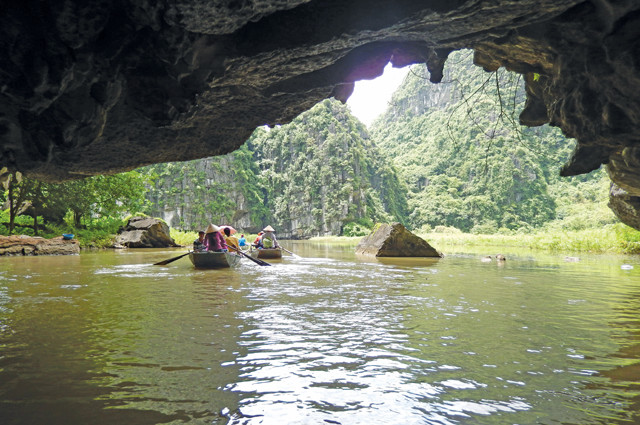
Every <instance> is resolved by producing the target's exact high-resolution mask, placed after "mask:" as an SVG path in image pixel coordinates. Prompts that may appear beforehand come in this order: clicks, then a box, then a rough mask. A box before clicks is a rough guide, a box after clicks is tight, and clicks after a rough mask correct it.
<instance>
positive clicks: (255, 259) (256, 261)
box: [227, 246, 271, 266]
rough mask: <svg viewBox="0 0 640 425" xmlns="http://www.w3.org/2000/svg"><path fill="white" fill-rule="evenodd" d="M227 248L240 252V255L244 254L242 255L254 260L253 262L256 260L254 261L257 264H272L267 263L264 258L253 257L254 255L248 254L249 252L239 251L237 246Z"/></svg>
mask: <svg viewBox="0 0 640 425" xmlns="http://www.w3.org/2000/svg"><path fill="white" fill-rule="evenodd" d="M227 248H229V249H232V250H234V251H235V252H237V253H239V254H240V255H242V256H244V257H247V258H248V259H249V260H251V261H253V262H254V263H256V264H260V265H261V266H270V265H271V264H269V263H267V262H266V261H264V260H261V259H259V258H253V257H252V256H250V255H247V254H245V253H244V252H242V251H238V250H237V249H235V248H234V247H232V246H228V247H227Z"/></svg>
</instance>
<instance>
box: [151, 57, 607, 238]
mask: <svg viewBox="0 0 640 425" xmlns="http://www.w3.org/2000/svg"><path fill="white" fill-rule="evenodd" d="M447 64H448V67H447V68H445V77H444V79H443V82H442V83H440V84H432V83H430V82H429V80H428V77H429V75H428V71H427V70H426V68H425V67H424V66H414V67H413V68H412V69H411V71H410V73H409V75H408V77H407V78H406V80H405V81H404V83H403V84H402V85H401V87H400V88H399V89H398V91H397V92H396V93H395V95H394V96H393V99H392V101H391V104H390V106H389V108H388V110H387V112H386V113H385V114H384V115H383V116H381V117H380V118H379V119H378V120H377V121H376V122H375V123H374V124H373V126H372V129H371V135H369V132H368V130H367V129H366V128H365V126H364V125H363V124H362V123H360V122H359V121H358V120H357V119H356V118H355V117H354V116H353V115H352V114H351V113H350V111H349V108H348V107H346V106H345V105H342V104H341V103H340V102H338V101H335V100H325V101H323V102H320V103H319V104H317V105H316V106H315V107H313V108H312V109H311V110H309V111H307V112H305V113H303V114H301V115H300V116H299V117H298V118H296V119H295V120H293V121H292V122H291V123H290V124H287V125H283V126H276V127H275V128H268V127H261V128H258V129H256V131H255V132H254V134H253V135H252V136H251V138H250V139H249V140H248V141H247V143H245V145H243V146H242V147H241V148H240V149H238V150H237V151H235V152H234V153H232V154H229V155H227V156H224V157H215V158H208V159H203V160H198V161H190V162H185V163H172V164H160V165H154V166H151V167H148V168H147V169H146V172H148V173H149V174H150V175H152V176H156V178H157V179H156V187H155V188H153V189H151V190H150V191H149V194H148V198H149V200H150V201H151V203H152V208H151V209H150V210H149V213H150V214H152V215H155V216H160V217H162V218H164V219H165V220H166V221H168V222H169V224H170V225H171V226H172V227H176V228H179V229H184V230H195V229H200V228H204V227H205V226H206V225H207V223H209V222H214V223H219V224H223V223H225V224H231V225H233V226H235V227H238V228H240V229H244V230H246V231H251V232H255V231H257V230H259V229H261V228H262V227H263V226H264V225H266V224H271V225H273V226H275V227H277V228H278V231H279V233H280V235H282V236H286V237H296V238H298V237H299V238H305V237H310V236H316V235H338V234H347V235H352V234H363V233H365V232H366V231H367V228H370V227H371V226H372V225H373V224H374V222H377V221H391V220H398V221H402V222H404V223H405V224H406V225H407V226H408V227H409V228H411V229H414V230H423V231H427V230H430V229H433V228H435V227H436V226H446V227H455V228H457V229H461V230H463V231H471V232H474V233H494V232H497V231H502V232H509V231H516V230H521V231H522V230H525V231H528V230H531V229H534V228H543V227H546V228H564V229H572V230H577V229H581V228H588V227H598V226H602V225H603V224H606V223H611V222H614V221H616V219H615V217H614V215H613V213H611V211H610V210H609V209H608V208H607V207H606V202H607V188H608V178H607V177H606V175H605V173H604V171H602V170H599V171H596V172H594V173H591V174H590V175H586V176H580V177H574V178H570V179H566V178H562V179H561V178H560V177H559V175H558V172H559V169H560V167H561V165H562V164H563V163H564V162H565V161H566V160H567V159H568V158H569V156H570V153H571V151H572V150H573V147H574V142H573V141H572V140H568V139H566V138H565V137H564V136H563V135H562V134H561V133H560V131H559V130H557V129H555V128H552V127H549V126H543V127H538V128H526V127H522V126H520V125H519V124H518V114H519V112H520V111H521V110H522V107H523V103H524V101H525V96H524V89H523V82H522V81H521V80H520V79H519V76H518V75H517V74H513V73H509V72H506V71H505V70H499V71H498V72H495V73H487V72H484V71H483V70H482V69H480V68H478V67H476V66H474V65H473V64H472V55H471V53H470V52H467V51H461V52H454V53H453V54H452V56H451V58H450V60H449V62H447Z"/></svg>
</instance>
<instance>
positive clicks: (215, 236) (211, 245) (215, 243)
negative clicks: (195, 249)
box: [204, 232, 227, 251]
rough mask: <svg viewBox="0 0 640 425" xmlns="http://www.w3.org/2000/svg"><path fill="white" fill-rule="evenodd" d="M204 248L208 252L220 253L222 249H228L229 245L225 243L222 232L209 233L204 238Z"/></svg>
mask: <svg viewBox="0 0 640 425" xmlns="http://www.w3.org/2000/svg"><path fill="white" fill-rule="evenodd" d="M204 246H205V247H206V248H207V251H219V250H221V249H227V243H226V242H225V241H224V236H222V235H221V234H220V232H213V233H207V236H205V238H204Z"/></svg>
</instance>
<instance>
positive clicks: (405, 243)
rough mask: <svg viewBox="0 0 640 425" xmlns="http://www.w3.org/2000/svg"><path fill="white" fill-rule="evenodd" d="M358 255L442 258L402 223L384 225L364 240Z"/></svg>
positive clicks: (358, 247) (361, 242)
mask: <svg viewBox="0 0 640 425" xmlns="http://www.w3.org/2000/svg"><path fill="white" fill-rule="evenodd" d="M356 254H361V255H369V256H375V257H442V254H441V253H439V252H438V251H437V250H436V249H435V248H433V247H432V246H431V245H429V243H427V241H425V240H424V239H422V238H420V237H418V236H416V235H414V234H413V233H411V232H410V231H408V230H407V229H405V227H404V226H403V225H402V224H400V223H391V224H382V225H381V226H380V227H378V229H376V231H375V232H373V233H371V234H370V235H369V236H365V237H364V238H362V240H361V241H360V243H359V244H358V246H356Z"/></svg>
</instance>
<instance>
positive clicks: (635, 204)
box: [609, 184, 640, 229]
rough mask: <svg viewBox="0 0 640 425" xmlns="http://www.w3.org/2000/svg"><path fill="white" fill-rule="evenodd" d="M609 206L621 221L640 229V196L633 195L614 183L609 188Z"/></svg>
mask: <svg viewBox="0 0 640 425" xmlns="http://www.w3.org/2000/svg"><path fill="white" fill-rule="evenodd" d="M609 208H611V210H612V211H613V212H614V214H615V215H616V216H617V217H618V218H619V219H620V221H622V222H623V223H626V224H627V225H628V226H631V227H633V228H636V229H640V197H638V196H631V195H630V194H629V193H628V192H627V191H626V190H624V189H622V188H620V187H618V186H616V185H615V184H612V185H611V188H610V190H609Z"/></svg>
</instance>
